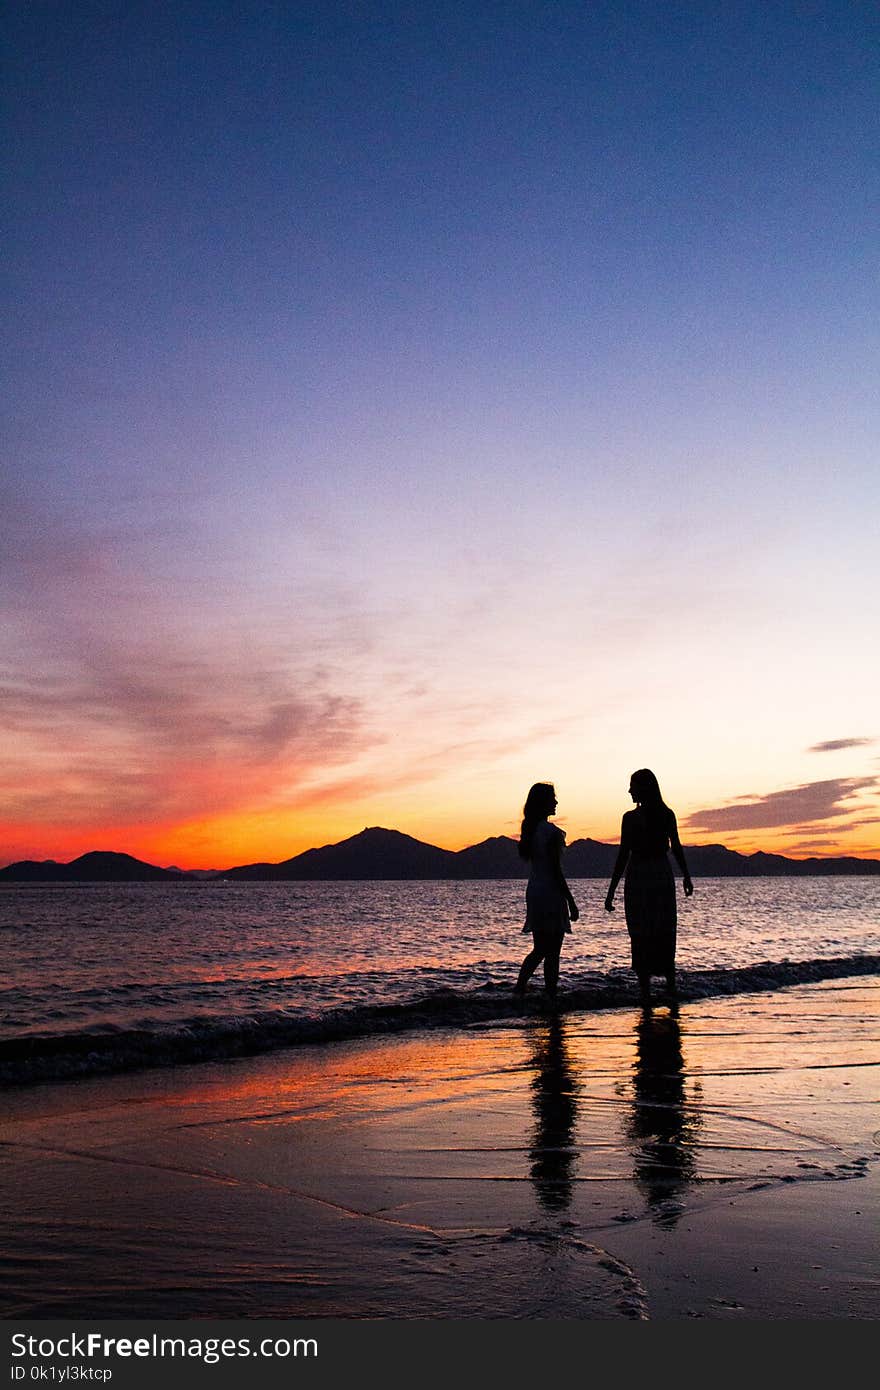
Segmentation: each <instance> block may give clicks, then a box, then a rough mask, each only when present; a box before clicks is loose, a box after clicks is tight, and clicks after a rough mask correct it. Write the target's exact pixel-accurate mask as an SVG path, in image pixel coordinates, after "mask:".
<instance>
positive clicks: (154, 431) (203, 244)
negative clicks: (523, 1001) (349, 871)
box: [0, 0, 880, 867]
mask: <svg viewBox="0 0 880 1390" xmlns="http://www.w3.org/2000/svg"><path fill="white" fill-rule="evenodd" d="M6 27H7V40H6V45H5V46H6V51H7V55H8V56H7V71H6V111H7V126H8V128H9V136H8V140H7V146H8V150H9V153H8V155H7V160H6V168H5V185H6V198H5V202H6V207H7V213H6V217H7V225H6V227H5V234H4V243H5V246H6V258H7V266H8V268H9V270H10V271H11V274H10V275H9V276H8V279H7V289H6V298H7V321H8V322H9V323H10V324H11V332H10V333H8V334H7V339H6V344H7V346H6V349H5V375H6V382H7V393H6V394H7V400H8V401H10V402H11V408H10V409H9V411H8V414H7V417H6V419H7V424H6V429H5V434H6V444H5V448H4V460H5V462H4V473H3V506H2V523H0V524H2V531H3V536H2V555H0V562H2V591H0V607H2V633H3V639H2V642H3V645H2V653H0V686H2V702H3V718H4V724H5V725H6V727H7V730H8V733H7V737H6V741H5V747H6V758H5V760H4V766H3V770H2V773H0V783H2V794H3V805H4V808H5V809H4V811H3V812H2V817H3V820H2V823H0V862H8V861H10V860H14V859H20V858H25V857H28V858H47V857H52V858H60V859H66V858H70V857H72V856H73V855H74V854H78V853H81V852H83V851H84V850H88V849H95V848H103V849H117V850H126V851H128V852H130V853H134V854H137V855H139V856H140V857H143V858H147V859H150V860H152V861H153V862H158V863H172V862H173V863H177V864H180V865H182V866H184V867H192V866H204V867H226V866H229V865H231V864H234V863H242V862H248V861H251V860H254V859H270V860H278V859H282V858H285V857H287V856H288V855H291V854H294V853H297V852H299V851H300V850H303V849H306V848H308V847H309V846H310V845H315V844H323V843H326V842H328V841H330V840H338V839H341V838H343V837H344V836H346V835H350V834H353V833H355V832H356V831H358V830H360V829H362V828H363V827H364V826H365V825H390V826H395V827H397V828H398V829H401V830H404V831H407V832H408V833H410V834H413V835H416V836H418V837H419V838H423V839H428V840H431V841H433V842H434V843H439V844H443V845H446V846H449V847H452V848H458V847H460V846H462V845H465V844H469V843H473V842H474V841H476V840H478V839H482V838H483V837H485V836H487V835H492V834H502V833H515V832H516V829H517V826H518V819H519V815H520V810H521V806H522V801H523V799H524V796H525V792H526V790H527V788H528V786H529V785H530V783H531V782H533V781H536V780H553V781H555V782H556V785H557V790H558V794H559V802H560V806H559V820H560V823H561V824H563V825H565V827H566V829H567V831H568V835H569V839H573V838H576V837H578V836H581V835H593V836H595V837H596V838H601V839H607V840H613V839H614V838H616V835H617V831H618V827H619V822H620V815H621V813H622V812H623V811H624V810H625V809H626V808H627V806H628V805H629V804H630V803H629V800H628V797H627V795H626V792H627V785H628V779H629V774H630V772H631V771H632V770H633V769H634V768H636V767H640V766H644V765H647V766H649V767H652V768H653V769H654V770H655V771H656V772H657V774H658V776H659V778H660V782H661V786H662V788H663V791H664V794H665V796H666V799H667V800H668V801H669V802H670V804H671V805H673V807H674V808H675V809H676V811H677V813H678V816H679V822H680V825H681V827H682V831H683V836H684V838H685V842H686V843H687V841H688V840H689V841H691V842H692V843H693V842H702V843H705V842H709V841H722V842H723V843H726V844H728V845H730V846H732V847H736V848H741V849H754V848H758V847H762V848H768V849H776V850H780V851H782V852H784V853H790V854H795V855H807V854H812V853H818V854H829V853H843V852H845V853H855V854H867V855H877V854H880V713H878V711H880V700H878V695H880V679H878V676H880V656H878V650H880V649H878V641H877V635H878V630H880V627H878V611H877V610H878V599H877V595H878V593H880V584H878V573H877V571H878V553H880V547H878V524H877V518H878V500H880V499H878V490H880V485H878V477H880V470H878V439H880V406H878V401H880V397H878V393H877V380H878V372H877V368H878V352H877V347H878V323H880V318H878V307H880V306H878V297H880V296H878V289H880V276H878V236H877V214H878V207H880V200H878V184H880V178H878V163H880V161H878V153H877V152H878V149H880V130H878V124H880V123H878V103H877V92H878V76H880V59H878V53H880V45H878V40H880V20H878V16H877V12H876V10H875V8H874V7H873V6H871V5H868V4H861V3H822V0H816V2H815V3H791V4H781V5H777V4H768V3H766V0H759V2H758V0H756V3H749V0H743V3H737V4H734V5H731V4H728V3H723V2H722V0H718V3H690V4H681V3H675V2H674V0H673V2H672V3H662V4H661V3H650V4H648V3H638V2H636V3H633V0H627V3H625V4H624V3H589V0H581V3H576V4H575V3H567V2H566V0H553V3H515V0H504V3H491V0H490V2H489V3H487V0H480V3H459V4H456V3H448V2H447V3H444V4H443V5H442V6H437V5H429V4H422V3H409V4H405V3H386V4H378V3H377V4H362V3H359V4H354V3H351V4H349V3H340V2H339V0H335V2H334V3H325V4H318V3H309V2H308V0H305V2H304V3H300V2H299V0H298V2H297V3H281V2H280V0H274V2H273V0H261V2H260V3H257V0H239V2H238V3H235V2H234V0H233V2H232V3H222V4H221V3H195V2H194V0H177V2H176V3H174V4H170V3H169V4H164V3H163V4H157V3H155V0H150V3H140V2H139V0H126V3H124V4H123V3H119V4H117V3H109V2H108V3H100V4H99V3H92V2H91V0H77V3H76V4H70V3H63V4H55V3H39V4H24V3H18V4H16V3H13V4H12V5H11V6H10V7H8V10H7V26H6Z"/></svg>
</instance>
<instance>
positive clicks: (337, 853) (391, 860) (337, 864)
mask: <svg viewBox="0 0 880 1390" xmlns="http://www.w3.org/2000/svg"><path fill="white" fill-rule="evenodd" d="M616 855H617V846H616V845H607V844H605V843H604V842H603V841H601V840H590V839H587V840H575V841H573V843H572V844H571V845H569V847H568V850H567V851H566V855H565V872H566V875H567V877H568V878H608V877H609V876H610V874H611V868H612V865H613V864H614V860H615V858H616ZM687 857H688V865H689V867H690V871H691V875H692V877H694V878H762V877H768V876H769V877H774V878H781V877H792V876H795V877H805V876H809V875H813V874H820V875H823V876H827V875H832V874H836V875H839V874H880V860H877V859H854V858H852V857H851V856H842V857H838V858H835V859H786V858H785V856H784V855H782V854H765V853H763V852H762V851H761V850H758V851H757V852H756V853H755V854H739V853H738V852H737V851H736V850H732V849H727V848H726V847H725V846H724V845H688V846H687ZM527 874H528V865H527V864H526V863H525V862H524V861H523V860H522V859H520V857H519V854H518V852H517V842H516V840H514V839H512V838H511V837H510V836H509V835H496V836H493V837H492V838H491V839H488V840H483V841H481V842H480V844H477V845H470V846H469V847H468V848H467V849H461V850H450V849H439V848H438V847H437V846H436V845H428V844H425V843H424V842H423V841H422V840H416V839H413V837H412V836H411V835H404V834H402V833H401V831H399V830H385V829H382V828H381V827H380V826H372V827H369V828H368V829H366V830H362V831H361V832H360V834H358V835H352V836H351V837H350V838H349V839H347V840H341V841H340V842H339V843H338V844H335V845H323V846H322V847H321V848H320V849H307V850H306V851H305V853H303V854H297V855H294V857H293V858H292V859H285V860H283V861H282V862H281V863H280V864H241V865H238V866H237V867H236V868H233V869H220V870H208V869H191V870H185V869H159V868H156V867H155V865H153V864H145V863H144V862H143V861H142V860H140V859H133V858H132V856H131V855H130V854H112V853H107V852H103V851H99V850H94V851H92V852H91V853H90V854H83V855H81V856H80V858H79V859H74V860H73V861H72V863H70V864H58V863H56V861H55V860H54V859H47V860H44V861H43V862H42V863H39V862H37V861H35V860H32V859H27V860H22V861H21V862H19V863H17V864H10V865H9V866H8V867H7V868H5V869H0V882H2V881H6V882H32V883H37V882H42V883H47V882H49V883H70V882H84V881H91V882H95V881H105V882H136V881H140V880H151V879H166V880H171V879H175V880H177V881H178V882H180V881H181V880H183V881H186V880H187V879H189V880H191V881H197V880H200V881H206V880H208V879H211V878H224V879H236V880H248V879H253V880H262V881H263V882H265V881H267V880H269V881H271V880H281V881H291V882H296V881H300V882H302V881H308V880H329V879H490V878H502V879H503V878H525V877H526V876H527Z"/></svg>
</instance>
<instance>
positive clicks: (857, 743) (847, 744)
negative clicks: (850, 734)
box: [807, 738, 876, 753]
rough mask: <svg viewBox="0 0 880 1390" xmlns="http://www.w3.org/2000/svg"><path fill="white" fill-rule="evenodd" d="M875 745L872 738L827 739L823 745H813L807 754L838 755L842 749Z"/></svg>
mask: <svg viewBox="0 0 880 1390" xmlns="http://www.w3.org/2000/svg"><path fill="white" fill-rule="evenodd" d="M872 743H876V739H873V738H829V739H827V740H826V742H825V743H814V744H813V746H812V747H811V748H808V749H807V752H808V753H839V752H840V751H841V749H843V748H869V747H870V746H871V744H872Z"/></svg>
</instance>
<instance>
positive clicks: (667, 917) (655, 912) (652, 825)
mask: <svg viewBox="0 0 880 1390" xmlns="http://www.w3.org/2000/svg"><path fill="white" fill-rule="evenodd" d="M629 794H630V796H631V797H632V799H633V801H634V802H635V803H636V805H635V810H633V811H627V812H626V814H625V815H624V817H623V820H622V822H621V826H620V850H619V852H618V855H617V860H616V862H615V865H614V870H613V872H612V874H611V882H610V884H609V885H608V895H607V897H606V898H605V910H606V912H613V911H614V892H615V889H616V888H617V885H618V883H619V882H620V879H621V876H622V875H623V872H624V870H626V877H625V879H624V885H623V905H624V910H625V912H626V927H627V931H628V932H629V936H630V944H631V946H632V966H633V970H634V971H635V972H636V975H637V976H638V980H639V991H640V993H641V996H642V1002H643V1003H649V1002H650V999H651V976H652V975H665V976H666V985H667V988H668V990H669V992H670V994H674V993H675V929H676V906H675V879H674V878H673V876H672V869H671V868H670V865H669V860H668V858H667V851H668V850H669V849H670V847H671V849H672V853H673V855H674V856H675V862H676V863H677V864H678V867H679V868H680V869H681V874H682V886H683V888H684V895H685V897H686V898H689V897H690V896H691V894H692V893H693V891H694V885H693V884H692V883H691V880H690V875H689V874H688V870H687V864H686V863H685V858H684V850H683V849H682V847H681V840H680V839H679V838H678V825H677V824H676V820H675V816H674V815H673V813H672V811H671V810H670V809H669V807H668V806H667V805H666V803H665V802H664V800H663V797H662V796H661V795H660V787H659V784H658V782H657V778H656V777H655V776H654V774H653V772H651V771H650V769H649V768H647V767H643V768H640V769H639V771H638V772H634V773H633V775H632V777H631V778H630V783H629Z"/></svg>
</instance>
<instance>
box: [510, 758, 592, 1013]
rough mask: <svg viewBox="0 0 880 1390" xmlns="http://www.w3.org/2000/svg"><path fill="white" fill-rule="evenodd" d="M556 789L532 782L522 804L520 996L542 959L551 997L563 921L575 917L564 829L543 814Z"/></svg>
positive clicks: (552, 806) (550, 811) (550, 808)
mask: <svg viewBox="0 0 880 1390" xmlns="http://www.w3.org/2000/svg"><path fill="white" fill-rule="evenodd" d="M556 805H557V802H556V792H555V791H554V789H553V787H552V785H551V784H550V783H549V782H536V783H535V785H534V786H533V787H532V788H531V790H530V791H529V794H528V796H527V797H526V804H525V806H524V807H523V820H522V829H521V831H520V837H519V852H520V856H521V858H523V859H527V860H528V861H529V882H528V886H527V888H526V924H525V926H524V927H523V931H524V932H531V933H532V940H533V942H534V945H533V947H532V949H531V951H529V954H528V955H527V956H526V958H525V960H524V961H523V963H522V966H521V967H520V972H519V979H518V980H517V982H516V986H515V992H516V993H517V994H523V993H524V992H525V987H526V985H527V984H528V981H529V980H530V978H531V976H532V975H533V974H534V972H535V971H536V970H537V968H538V966H539V965H540V964H541V961H543V962H544V988H545V989H546V991H547V994H548V995H549V996H550V998H551V999H555V998H556V985H557V982H558V980H559V953H560V951H561V950H562V941H563V938H564V936H565V933H566V932H570V931H571V927H570V926H569V921H572V922H574V921H576V920H577V917H578V910H577V906H576V904H575V900H574V898H573V897H572V896H571V893H570V892H569V888H568V884H567V883H566V881H565V875H564V874H563V872H562V851H563V849H564V848H565V831H564V830H560V828H559V826H558V825H551V824H550V821H549V819H548V817H549V816H553V815H555V814H556Z"/></svg>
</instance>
